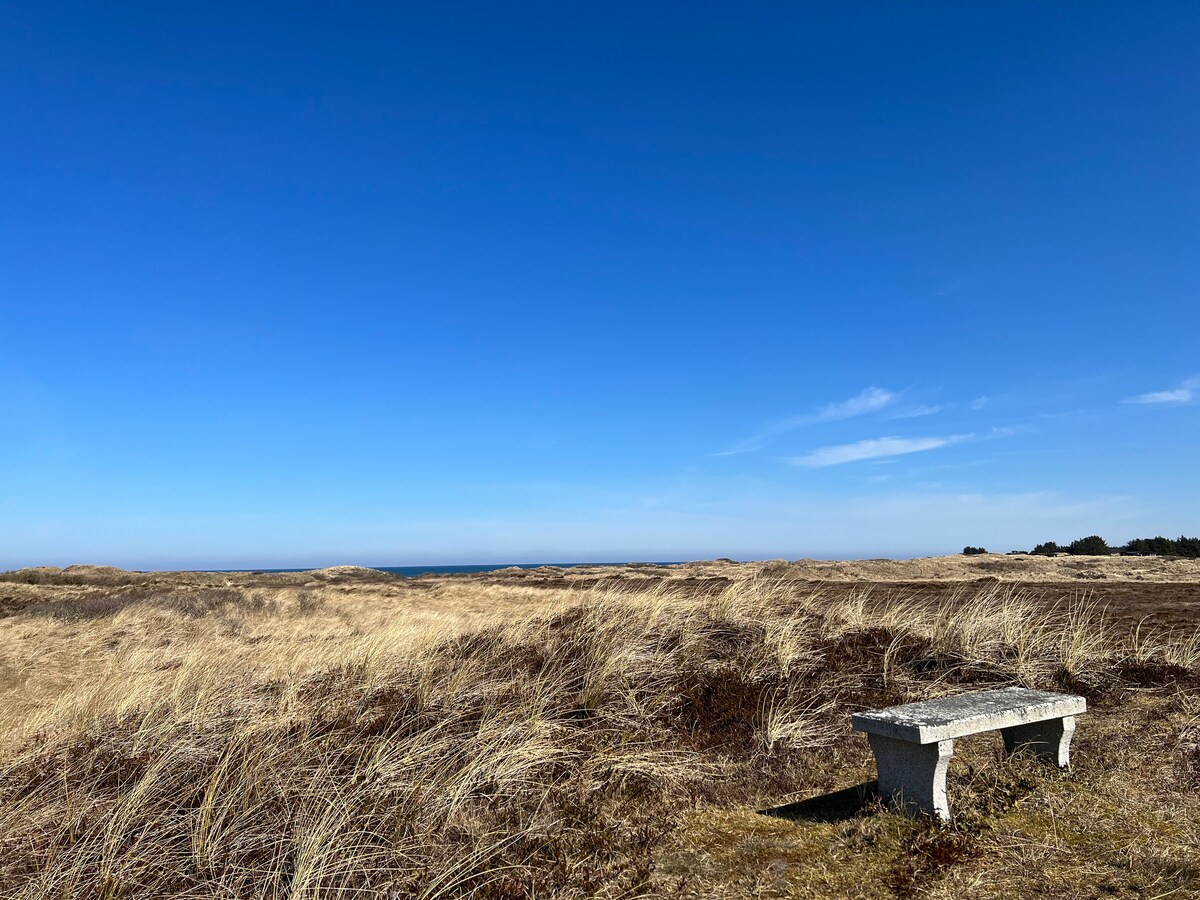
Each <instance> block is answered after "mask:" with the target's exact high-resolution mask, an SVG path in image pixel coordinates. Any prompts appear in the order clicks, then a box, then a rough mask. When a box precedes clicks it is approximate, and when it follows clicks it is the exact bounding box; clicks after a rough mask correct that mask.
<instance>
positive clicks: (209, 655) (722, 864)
mask: <svg viewBox="0 0 1200 900" xmlns="http://www.w3.org/2000/svg"><path fill="white" fill-rule="evenodd" d="M0 600H2V601H3V604H4V606H3V608H4V609H6V610H7V611H8V616H7V618H4V619H0V723H2V724H0V728H2V732H0V733H2V734H3V739H2V743H0V895H3V896H13V897H30V898H32V897H64V898H65V897H98V898H124V897H130V898H134V897H136V898H143V897H198V898H199V897H203V898H241V897H262V898H285V897H286V898H324V897H329V898H333V897H364V896H372V897H375V896H380V897H388V896H396V897H409V896H413V897H425V898H434V897H457V896H465V895H470V896H480V897H512V898H516V897H545V896H557V897H583V896H593V895H599V896H608V897H634V896H650V895H672V896H689V897H692V896H694V897H749V896H764V895H766V896H797V897H810V896H811V897H826V896H834V897H843V896H844V897H854V896H880V897H886V896H931V897H988V896H998V895H1001V894H1003V895H1006V896H1067V897H1069V896H1077V897H1091V896H1127V897H1150V896H1160V897H1186V896H1200V826H1198V825H1197V823H1198V822H1200V794H1198V788H1200V700H1198V698H1197V688H1198V687H1200V636H1198V635H1197V634H1196V633H1194V632H1191V633H1188V632H1180V631H1175V632H1164V631H1162V630H1157V629H1153V628H1150V627H1143V628H1141V629H1133V628H1130V627H1128V626H1127V625H1125V624H1123V623H1121V622H1117V621H1115V620H1114V621H1109V620H1107V618H1106V616H1105V614H1104V611H1103V610H1102V609H1101V608H1099V607H1097V606H1096V605H1095V604H1091V603H1089V602H1087V600H1086V599H1083V600H1081V601H1079V602H1075V603H1070V604H1062V605H1059V606H1057V607H1054V606H1047V605H1046V604H1045V603H1043V602H1042V601H1041V600H1039V599H1038V598H1035V597H1033V596H1031V595H1028V594H1025V593H1023V592H1022V591H1021V589H1020V587H1019V586H1014V585H1004V584H986V585H979V584H975V585H967V584H964V585H963V586H962V588H961V589H960V590H958V591H957V592H952V593H950V594H948V595H946V596H945V597H943V598H942V599H941V600H940V601H939V602H937V603H931V602H929V600H928V599H927V598H926V599H918V598H914V597H912V596H911V595H906V594H904V593H902V592H896V591H889V590H888V589H887V588H886V587H880V586H876V587H874V588H872V587H869V586H866V585H864V586H863V587H862V588H861V589H858V588H856V589H855V590H852V591H849V592H847V591H844V590H842V591H838V592H836V594H831V593H826V592H823V591H822V590H821V589H820V588H819V587H814V586H812V585H811V584H807V583H804V582H797V581H795V580H789V579H785V578H779V577H769V576H768V575H765V574H763V573H762V571H761V570H756V573H751V575H750V577H746V578H742V579H738V580H733V581H731V582H730V583H728V584H725V585H724V586H721V585H713V584H708V583H696V580H695V579H692V580H689V581H687V582H679V583H672V582H671V581H669V580H668V581H665V582H664V581H662V580H661V579H659V580H655V579H647V578H640V577H639V578H631V579H629V580H627V581H621V580H619V579H609V580H608V581H607V584H606V586H592V587H588V588H584V589H581V588H574V587H571V586H569V585H566V586H562V585H561V584H560V585H559V586H546V585H545V584H541V585H539V584H537V583H536V582H534V581H531V580H529V579H528V578H526V577H524V576H517V575H514V576H513V577H503V576H495V577H490V578H475V579H472V578H459V579H440V580H439V579H432V580H422V581H419V582H412V581H404V580H402V579H395V578H391V577H387V576H381V575H379V574H378V573H373V572H370V571H368V570H326V571H324V572H321V573H308V574H297V575H287V576H258V577H255V576H249V575H237V576H233V575H231V576H223V575H204V574H194V575H183V574H176V575H172V576H163V575H134V574H130V573H115V572H112V571H103V570H93V569H88V570H76V571H70V570H68V571H66V572H63V571H61V570H57V571H49V570H47V571H45V572H43V573H41V574H35V575H34V576H29V577H13V578H10V579H9V580H7V581H3V582H0ZM1002 684H1024V685H1028V686H1031V687H1043V688H1048V689H1059V690H1064V689H1065V690H1074V691H1081V692H1084V693H1085V694H1087V696H1088V697H1089V700H1090V702H1091V707H1092V711H1091V712H1090V713H1089V714H1088V716H1087V717H1085V718H1083V719H1082V720H1081V722H1080V728H1079V733H1078V736H1077V739H1076V750H1075V767H1074V769H1073V770H1072V771H1071V772H1069V773H1059V772H1057V771H1055V770H1048V769H1045V768H1043V767H1041V766H1039V765H1037V764H1036V763H1034V762H1031V761H1028V760H1025V759H1023V758H1020V757H1018V758H1016V759H1012V760H1004V759H1001V757H1000V754H999V752H998V739H996V740H992V739H991V738H989V737H984V736H981V737H979V738H977V739H974V740H966V741H963V742H961V743H960V746H959V752H958V754H957V755H956V759H955V763H954V765H953V766H952V772H951V793H952V800H951V802H952V806H953V807H954V809H955V813H956V819H955V822H954V823H953V824H952V825H951V826H950V827H949V828H938V827H936V826H935V825H933V824H932V823H929V822H921V821H911V820H908V819H905V818H903V817H900V816H897V815H894V814H892V813H890V812H888V811H887V810H885V809H883V808H881V807H880V806H879V805H878V803H872V802H867V803H865V804H860V805H855V806H851V807H848V808H846V809H845V810H843V811H841V812H839V813H838V814H837V815H830V814H826V813H821V814H812V813H811V811H809V812H805V811H804V810H803V808H802V807H785V804H787V803H788V802H789V801H794V800H799V799H802V798H806V797H812V796H815V795H820V794H823V793H825V792H829V791H834V790H837V789H840V788H846V787H849V786H852V785H855V784H858V783H861V782H866V781H868V780H869V779H870V778H871V777H872V775H873V765H872V760H871V757H870V753H869V750H868V749H867V745H866V741H865V740H864V739H862V738H861V736H860V735H855V734H854V733H852V732H851V731H850V728H849V722H848V719H849V714H850V713H851V712H853V711H855V710H857V709H861V708H869V707H877V706H882V705H888V704H891V703H898V702H904V701H906V700H910V699H915V698H918V697H927V696H934V695H940V694H946V693H953V692H957V691H964V690H973V689H978V688H981V687H987V686H994V685H1002ZM993 737H995V736H993ZM768 807H784V808H782V809H778V810H777V814H776V815H764V814H761V813H760V812H759V810H763V809H766V808H768Z"/></svg>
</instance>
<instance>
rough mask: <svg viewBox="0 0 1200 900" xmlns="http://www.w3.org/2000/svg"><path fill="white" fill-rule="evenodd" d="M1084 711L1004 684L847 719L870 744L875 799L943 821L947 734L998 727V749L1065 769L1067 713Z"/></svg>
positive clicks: (1066, 700)
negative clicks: (1026, 754) (1031, 755)
mask: <svg viewBox="0 0 1200 900" xmlns="http://www.w3.org/2000/svg"><path fill="white" fill-rule="evenodd" d="M1086 711H1087V701H1086V700H1084V699H1083V698H1082V697H1076V696H1075V695H1073V694H1052V693H1048V692H1047V691H1032V690H1029V689H1028V688H1019V687H1009V688H1001V689H999V690H995V691H976V692H975V693H972V694H960V695H958V696H955V697H942V698H941V699H939V700H922V701H920V702H918V703H905V704H904V705H902V706H891V707H888V708H887V709H876V710H871V711H869V712H861V713H855V714H854V715H853V716H852V717H851V720H850V721H851V724H852V725H853V727H854V728H855V729H856V730H858V731H865V732H866V733H867V739H868V740H869V741H870V742H871V750H872V751H873V752H874V754H875V765H876V767H877V768H878V769H879V794H880V796H882V797H886V798H888V799H889V800H890V801H891V802H892V803H893V804H895V805H897V806H898V807H900V808H901V809H903V810H905V811H907V812H910V813H911V812H926V813H931V814H933V815H934V816H936V817H937V818H939V819H940V820H942V821H943V822H944V821H947V820H948V819H949V818H950V805H949V804H948V803H947V801H946V767H947V766H948V765H949V763H950V757H951V755H953V753H954V739H955V738H960V737H964V736H966V735H970V734H979V733H981V732H984V731H995V730H997V729H998V730H999V731H1000V733H1001V734H1002V735H1003V736H1004V749H1005V752H1007V753H1012V752H1014V751H1016V750H1017V749H1020V748H1026V749H1028V750H1030V751H1032V752H1033V753H1034V754H1036V755H1037V756H1038V757H1040V758H1042V759H1045V760H1048V761H1049V762H1052V763H1054V764H1055V765H1056V766H1059V767H1065V766H1067V765H1069V764H1070V762H1071V736H1072V735H1073V734H1074V733H1075V716H1077V715H1079V714H1080V713H1083V712H1086Z"/></svg>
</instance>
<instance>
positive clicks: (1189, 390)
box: [1124, 378, 1200, 403]
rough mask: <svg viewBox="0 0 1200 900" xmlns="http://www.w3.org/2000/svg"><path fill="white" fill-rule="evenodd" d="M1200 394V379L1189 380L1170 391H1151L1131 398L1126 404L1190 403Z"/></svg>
mask: <svg viewBox="0 0 1200 900" xmlns="http://www.w3.org/2000/svg"><path fill="white" fill-rule="evenodd" d="M1198 393H1200V378H1189V379H1187V380H1186V381H1184V382H1182V383H1181V384H1180V385H1179V387H1177V388H1172V389H1171V390H1169V391H1151V392H1150V393H1148V394H1138V395H1137V396H1136V397H1129V398H1127V399H1126V400H1125V401H1124V402H1126V403H1190V402H1191V401H1192V400H1194V399H1196V395H1197V394H1198Z"/></svg>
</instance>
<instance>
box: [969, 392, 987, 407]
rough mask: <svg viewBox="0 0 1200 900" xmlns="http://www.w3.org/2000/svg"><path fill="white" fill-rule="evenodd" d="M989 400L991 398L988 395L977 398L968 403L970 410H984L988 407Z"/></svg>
mask: <svg viewBox="0 0 1200 900" xmlns="http://www.w3.org/2000/svg"><path fill="white" fill-rule="evenodd" d="M988 399H989V398H988V397H987V395H984V396H982V397H976V398H975V399H974V400H972V401H971V402H970V403H968V404H967V406H968V407H969V408H970V409H975V410H979V409H983V408H984V407H985V406H987V405H988Z"/></svg>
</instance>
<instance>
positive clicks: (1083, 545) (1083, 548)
mask: <svg viewBox="0 0 1200 900" xmlns="http://www.w3.org/2000/svg"><path fill="white" fill-rule="evenodd" d="M1067 552H1068V553H1071V554H1074V555H1075V556H1108V555H1109V554H1110V553H1112V547H1110V546H1108V541H1106V540H1104V538H1102V537H1100V535H1098V534H1089V535H1088V536H1087V537H1084V538H1079V540H1076V541H1071V544H1070V546H1068V547H1067Z"/></svg>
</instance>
